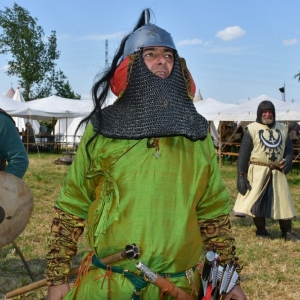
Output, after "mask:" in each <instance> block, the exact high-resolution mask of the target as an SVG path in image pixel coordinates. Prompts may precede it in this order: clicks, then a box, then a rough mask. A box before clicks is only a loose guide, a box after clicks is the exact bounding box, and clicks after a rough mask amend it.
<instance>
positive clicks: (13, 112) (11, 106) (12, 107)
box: [0, 95, 27, 117]
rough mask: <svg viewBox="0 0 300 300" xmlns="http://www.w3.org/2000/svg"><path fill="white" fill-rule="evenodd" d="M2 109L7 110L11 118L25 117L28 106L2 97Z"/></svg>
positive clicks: (0, 100) (0, 96) (0, 99)
mask: <svg viewBox="0 0 300 300" xmlns="http://www.w3.org/2000/svg"><path fill="white" fill-rule="evenodd" d="M0 108H2V109H3V110H5V111H6V112H7V113H8V114H9V115H10V116H12V117H13V116H19V115H25V116H26V113H27V106H26V104H25V103H21V102H17V101H14V100H12V99H10V98H8V97H5V96H3V95H0Z"/></svg>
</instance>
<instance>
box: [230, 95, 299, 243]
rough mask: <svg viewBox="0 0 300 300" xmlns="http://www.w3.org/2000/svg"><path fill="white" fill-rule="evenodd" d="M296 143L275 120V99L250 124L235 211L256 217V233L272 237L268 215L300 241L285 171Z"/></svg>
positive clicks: (241, 154)
mask: <svg viewBox="0 0 300 300" xmlns="http://www.w3.org/2000/svg"><path fill="white" fill-rule="evenodd" d="M292 159H293V145H292V142H291V139H290V138H289V135H288V134H287V130H286V128H285V126H284V125H283V124H281V123H278V122H276V120H275V107H274V105H273V103H272V102H271V101H262V102H261V103H260V104H259V106H258V108H257V119H256V122H254V123H251V124H250V125H248V126H247V128H246V130H245V133H244V136H243V139H242V144H241V148H240V151H239V159H238V178H237V189H238V191H239V194H238V197H237V200H236V203H235V206H234V213H235V215H236V216H245V215H248V216H251V217H253V221H254V224H255V226H256V236H257V237H262V238H270V235H269V233H268V231H267V230H266V218H272V219H275V220H278V221H279V226H280V230H281V232H282V238H284V239H285V240H292V241H296V242H300V239H299V238H298V237H297V235H296V234H295V232H293V231H292V219H293V218H295V216H296V212H295V208H294V204H293V199H292V196H291V193H290V189H289V186H288V183H287V180H286V176H285V174H287V173H289V172H290V171H291V169H292Z"/></svg>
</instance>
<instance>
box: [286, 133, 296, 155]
mask: <svg viewBox="0 0 300 300" xmlns="http://www.w3.org/2000/svg"><path fill="white" fill-rule="evenodd" d="M293 154H294V147H293V143H292V140H291V139H290V137H289V135H287V137H286V141H285V149H284V157H288V158H290V159H291V160H293Z"/></svg>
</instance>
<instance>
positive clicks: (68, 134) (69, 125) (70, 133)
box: [54, 96, 116, 145]
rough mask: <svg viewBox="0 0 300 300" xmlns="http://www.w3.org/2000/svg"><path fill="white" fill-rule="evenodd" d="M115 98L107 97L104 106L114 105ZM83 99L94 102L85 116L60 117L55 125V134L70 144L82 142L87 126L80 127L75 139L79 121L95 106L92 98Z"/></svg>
mask: <svg viewBox="0 0 300 300" xmlns="http://www.w3.org/2000/svg"><path fill="white" fill-rule="evenodd" d="M115 100H116V97H112V96H110V97H109V98H108V99H107V101H106V103H105V104H104V107H106V106H108V105H112V104H113V103H114V101H115ZM81 101H91V103H92V105H91V106H89V109H90V110H89V111H88V112H87V113H86V114H85V115H84V116H82V117H77V118H66V119H60V120H58V121H57V122H56V125H55V130H54V131H55V135H56V136H58V138H59V139H60V141H66V140H67V141H68V143H69V144H70V145H74V144H78V143H79V142H80V138H81V136H82V135H83V132H84V129H85V128H84V126H81V127H80V129H79V130H78V132H77V134H76V137H75V140H74V134H75V131H76V129H77V127H78V125H79V123H80V122H81V121H82V120H83V119H84V118H85V117H87V116H88V115H89V114H90V112H91V111H92V110H93V108H94V104H93V102H92V100H81Z"/></svg>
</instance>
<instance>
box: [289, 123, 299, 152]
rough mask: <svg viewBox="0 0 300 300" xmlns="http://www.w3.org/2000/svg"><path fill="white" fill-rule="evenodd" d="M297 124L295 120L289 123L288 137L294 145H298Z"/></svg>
mask: <svg viewBox="0 0 300 300" xmlns="http://www.w3.org/2000/svg"><path fill="white" fill-rule="evenodd" d="M299 128H300V126H299V124H298V123H297V122H291V123H290V124H289V137H290V139H291V141H292V143H293V146H294V147H297V146H299Z"/></svg>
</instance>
